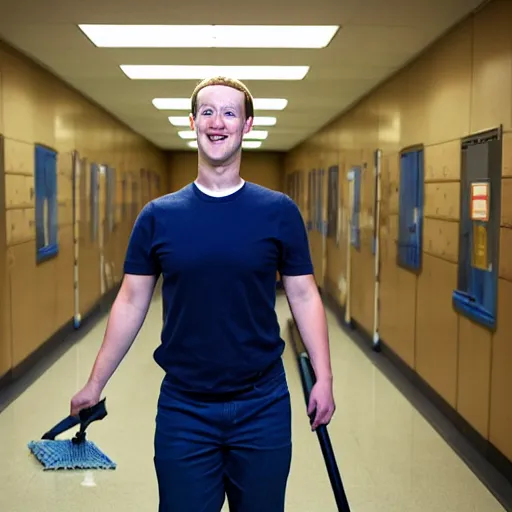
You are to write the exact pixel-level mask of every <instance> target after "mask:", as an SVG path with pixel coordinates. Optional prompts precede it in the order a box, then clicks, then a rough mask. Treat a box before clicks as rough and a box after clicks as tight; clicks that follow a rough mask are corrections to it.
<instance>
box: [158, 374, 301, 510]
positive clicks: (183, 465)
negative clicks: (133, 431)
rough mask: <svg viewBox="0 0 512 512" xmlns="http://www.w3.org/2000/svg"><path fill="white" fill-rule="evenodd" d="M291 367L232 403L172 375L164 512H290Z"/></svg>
mask: <svg viewBox="0 0 512 512" xmlns="http://www.w3.org/2000/svg"><path fill="white" fill-rule="evenodd" d="M291 445H292V443H291V407H290V395H289V391H288V385H287V381H286V376H285V373H284V368H283V369H282V370H281V371H279V372H278V373H277V374H276V375H274V376H272V377H270V378H266V379H264V380H263V381H262V383H261V384H258V385H253V386H251V388H250V389H249V390H247V391H245V392H243V393H241V394H239V395H236V396H233V397H230V398H229V399H226V400H211V399H206V398H204V397H197V396H193V397H192V396H190V395H187V394H185V393H181V392H178V391H176V390H175V389H173V388H172V387H171V386H170V385H169V384H168V383H167V382H166V381H165V379H164V382H163V384H162V388H161V393H160V397H159V400H158V412H157V417H156V432H155V458H154V462H155V469H156V474H157V480H158V489H159V495H160V506H159V512H220V510H221V508H222V506H223V503H224V500H225V497H226V496H227V499H228V502H229V510H230V512H284V504H285V490H286V484H287V480H288V474H289V471H290V463H291V452H292V447H291Z"/></svg>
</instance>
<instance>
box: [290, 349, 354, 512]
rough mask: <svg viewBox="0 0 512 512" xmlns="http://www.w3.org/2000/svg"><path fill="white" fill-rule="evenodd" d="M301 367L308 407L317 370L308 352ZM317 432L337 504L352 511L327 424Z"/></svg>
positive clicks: (301, 362) (342, 509) (300, 358)
mask: <svg viewBox="0 0 512 512" xmlns="http://www.w3.org/2000/svg"><path fill="white" fill-rule="evenodd" d="M299 367H300V374H301V380H302V387H303V390H304V396H305V398H306V407H307V406H308V404H309V396H310V394H311V389H312V388H313V386H314V384H315V382H316V378H315V372H314V370H313V367H312V366H311V362H310V360H309V357H308V356H307V354H305V353H302V354H300V355H299ZM313 414H314V413H313ZM316 434H317V437H318V441H319V443H320V448H321V449H322V455H323V456H324V461H325V465H326V467H327V473H328V475H329V480H330V481H331V487H332V490H333V493H334V498H335V500H336V504H337V505H338V510H339V511H340V512H350V506H349V504H348V500H347V496H346V494H345V489H344V488H343V482H342V480H341V475H340V472H339V469H338V464H337V463H336V457H335V455H334V451H333V448H332V444H331V440H330V437H329V433H328V431H327V426H326V425H320V426H319V427H318V428H317V429H316Z"/></svg>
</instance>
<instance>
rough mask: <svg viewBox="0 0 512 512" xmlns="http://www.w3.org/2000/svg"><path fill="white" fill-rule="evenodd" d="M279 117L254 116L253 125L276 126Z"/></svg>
mask: <svg viewBox="0 0 512 512" xmlns="http://www.w3.org/2000/svg"><path fill="white" fill-rule="evenodd" d="M276 123H277V119H276V118H275V117H271V116H254V121H253V123H252V125H253V126H275V124H276Z"/></svg>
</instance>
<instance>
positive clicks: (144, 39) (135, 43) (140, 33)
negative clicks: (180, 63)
mask: <svg viewBox="0 0 512 512" xmlns="http://www.w3.org/2000/svg"><path fill="white" fill-rule="evenodd" d="M78 27H79V28H80V30H82V32H83V33H84V34H85V35H86V36H87V37H88V38H89V39H90V40H91V42H92V43H93V44H94V45H95V46H98V47H104V48H313V49H318V48H325V47H326V46H327V45H328V44H329V43H330V42H331V40H332V38H333V37H334V36H335V35H336V33H337V31H338V30H339V26H338V25H313V26H311V25H306V26H292V25H103V24H98V25H96V24H95V25H91V24H81V25H78Z"/></svg>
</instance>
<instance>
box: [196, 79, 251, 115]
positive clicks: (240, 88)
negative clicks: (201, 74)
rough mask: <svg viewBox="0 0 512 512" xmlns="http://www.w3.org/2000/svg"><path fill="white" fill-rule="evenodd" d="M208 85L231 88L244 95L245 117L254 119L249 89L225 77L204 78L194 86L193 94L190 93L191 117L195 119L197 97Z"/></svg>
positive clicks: (237, 81) (238, 81)
mask: <svg viewBox="0 0 512 512" xmlns="http://www.w3.org/2000/svg"><path fill="white" fill-rule="evenodd" d="M210 85H225V86H226V87H232V88H233V89H236V90H237V91H241V92H243V93H244V95H245V117H246V118H249V117H254V104H253V99H252V96H251V93H250V92H249V89H248V88H247V87H246V86H245V85H244V84H243V83H242V82H241V81H240V80H237V79H236V78H228V77H225V76H215V77H212V78H205V79H204V80H202V81H201V82H199V83H198V84H197V85H196V88H195V89H194V92H193V93H192V97H191V99H190V101H191V111H192V115H193V116H194V117H195V116H196V112H197V95H198V94H199V91H200V90H201V89H204V88H205V87H208V86H210Z"/></svg>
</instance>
